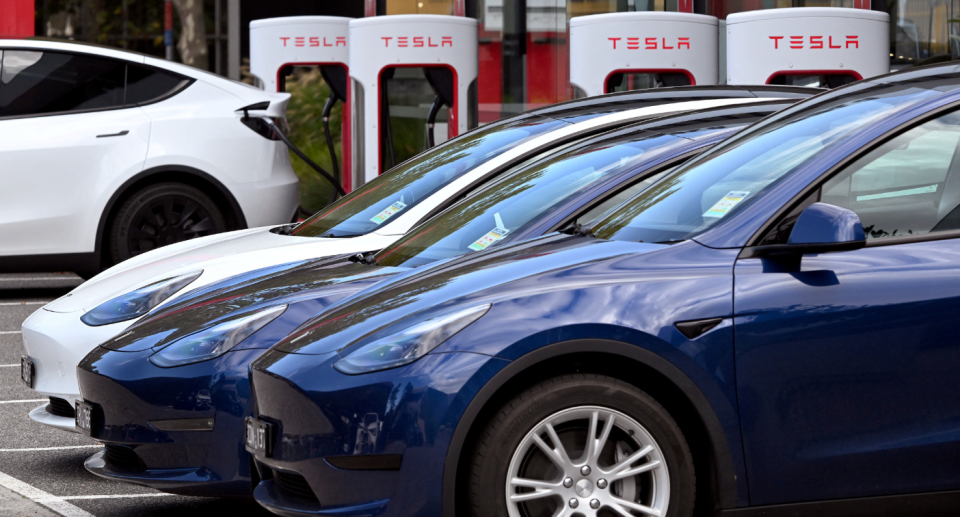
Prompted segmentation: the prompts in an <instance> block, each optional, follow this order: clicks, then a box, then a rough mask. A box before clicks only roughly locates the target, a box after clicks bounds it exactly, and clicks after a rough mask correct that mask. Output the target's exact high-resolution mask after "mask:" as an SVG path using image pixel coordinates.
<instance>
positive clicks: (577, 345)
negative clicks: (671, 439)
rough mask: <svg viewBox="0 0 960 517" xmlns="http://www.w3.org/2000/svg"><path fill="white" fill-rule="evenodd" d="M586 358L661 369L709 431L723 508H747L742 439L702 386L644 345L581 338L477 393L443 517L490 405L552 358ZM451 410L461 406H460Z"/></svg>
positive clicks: (531, 356) (448, 469)
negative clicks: (731, 433) (607, 357)
mask: <svg viewBox="0 0 960 517" xmlns="http://www.w3.org/2000/svg"><path fill="white" fill-rule="evenodd" d="M537 337H538V336H530V337H528V338H527V339H525V340H521V341H520V342H517V343H516V344H515V345H513V346H517V347H520V348H526V345H524V344H523V341H528V340H530V339H532V338H537ZM647 338H649V339H654V340H655V339H657V338H654V337H653V336H647ZM583 353H592V354H609V355H615V356H620V357H624V358H627V359H630V360H632V361H635V362H637V363H640V364H643V365H645V366H647V367H649V368H651V369H653V370H655V371H656V372H658V373H660V374H661V375H663V377H664V378H666V379H667V380H669V381H670V382H671V383H673V385H674V386H675V387H676V388H677V389H679V390H680V391H681V392H682V393H683V394H684V395H685V396H686V397H687V399H688V400H689V401H690V403H691V404H692V405H693V407H694V408H695V410H696V412H697V413H698V414H699V416H700V418H701V420H702V422H703V425H704V428H705V429H706V431H707V434H708V437H709V441H710V446H711V448H712V450H713V452H714V458H713V460H714V465H715V466H716V479H717V484H718V487H717V488H718V494H717V495H718V496H719V497H718V498H719V501H718V502H719V504H720V507H721V508H733V507H736V506H738V504H739V503H745V500H746V486H745V481H746V477H745V472H744V467H743V462H742V452H741V453H740V456H739V458H737V459H736V460H735V457H734V451H732V450H731V446H730V444H731V443H734V444H736V443H740V442H739V441H740V436H739V435H737V436H728V432H727V431H726V430H725V429H724V426H723V425H722V424H721V419H720V417H719V416H718V415H717V413H716V412H715V411H714V406H713V405H711V403H710V402H709V400H708V398H707V396H706V395H705V394H704V392H703V391H702V390H701V389H700V387H699V386H698V385H697V383H695V382H694V381H693V380H692V379H691V378H690V377H689V376H688V375H687V374H686V373H684V372H683V371H682V370H681V369H680V368H679V367H677V366H676V365H675V364H673V363H672V362H671V361H668V360H667V359H665V358H663V357H662V356H660V355H659V354H657V353H654V352H652V351H650V350H648V349H647V348H645V347H644V346H642V345H641V346H638V345H637V344H631V343H627V342H624V341H618V340H611V339H595V338H581V339H571V340H567V341H561V342H556V343H553V344H550V345H547V346H541V347H538V348H535V349H533V350H531V351H529V352H526V353H524V354H523V355H521V356H519V357H517V358H516V359H514V360H513V361H511V362H510V363H509V364H508V365H507V366H505V367H504V368H502V369H501V370H500V371H499V372H497V373H496V374H495V375H493V377H492V378H490V380H489V381H487V382H486V383H485V384H484V385H483V386H482V387H481V388H480V389H479V390H478V391H477V392H476V394H475V395H474V396H473V399H472V400H471V401H470V403H469V404H468V405H467V408H466V410H465V411H464V412H463V413H462V415H460V418H459V422H458V423H457V426H456V430H455V431H454V433H453V436H452V438H451V440H450V445H449V449H448V451H447V454H446V461H445V465H444V473H443V514H444V515H445V516H451V517H452V516H455V515H456V506H457V505H456V496H457V487H456V483H457V471H458V468H459V460H460V456H461V453H462V452H463V450H464V447H465V445H466V439H467V436H468V434H469V433H470V431H471V429H472V428H473V426H474V425H475V424H478V423H480V422H478V418H479V417H480V415H481V412H482V410H483V409H484V407H485V406H486V404H487V403H488V402H490V401H491V400H492V399H493V398H494V396H495V395H496V394H497V392H498V391H499V390H500V389H501V388H503V387H504V386H505V385H507V384H508V383H509V382H510V381H511V380H512V379H515V378H516V377H517V376H518V375H520V374H521V373H522V372H524V371H526V370H528V369H529V368H532V367H535V366H536V365H537V364H540V363H543V362H544V361H548V360H550V359H555V358H558V357H561V356H565V355H573V354H583ZM451 406H455V404H453V405H451ZM734 417H735V415H734ZM736 449H737V451H739V450H740V447H736Z"/></svg>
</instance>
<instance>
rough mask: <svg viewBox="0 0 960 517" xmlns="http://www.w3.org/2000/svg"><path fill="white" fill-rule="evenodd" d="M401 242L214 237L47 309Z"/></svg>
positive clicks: (112, 273) (77, 307)
mask: <svg viewBox="0 0 960 517" xmlns="http://www.w3.org/2000/svg"><path fill="white" fill-rule="evenodd" d="M394 240H396V237H386V236H381V235H375V234H368V235H362V236H359V237H354V238H350V239H327V238H320V237H294V236H289V235H280V234H277V233H273V232H271V231H270V228H258V229H254V230H242V231H237V232H229V233H225V234H219V235H212V236H210V237H204V238H202V239H196V241H187V242H183V243H180V244H175V245H173V246H167V247H164V248H160V249H158V250H154V251H151V252H148V253H144V254H143V255H140V256H138V257H134V258H133V259H130V260H128V261H125V262H122V263H120V264H118V265H116V266H114V267H112V268H110V269H108V270H107V271H105V272H103V273H102V274H100V275H98V276H97V277H96V278H94V279H92V280H90V281H89V282H86V283H84V284H83V285H81V286H80V287H78V288H76V289H74V290H73V291H71V292H70V293H68V294H67V295H66V296H63V297H61V298H59V299H57V300H55V301H53V302H51V303H50V304H48V305H46V306H45V307H44V309H45V310H47V311H51V312H75V311H81V310H82V311H89V310H91V309H93V308H95V307H96V306H98V305H100V304H101V303H103V302H105V301H107V300H110V299H112V298H114V297H116V296H119V295H122V294H125V293H128V292H130V291H132V290H134V289H138V288H140V287H143V286H145V285H149V284H152V283H154V282H158V281H160V280H164V279H167V278H172V277H175V276H178V275H182V274H185V273H190V272H194V271H199V270H202V271H203V274H201V275H200V276H199V277H198V278H197V279H196V280H194V281H193V282H192V283H191V284H190V285H188V286H187V287H186V288H185V290H183V291H182V292H181V293H177V295H174V296H173V297H171V298H170V299H169V300H168V301H167V302H165V304H164V305H169V304H170V303H171V302H172V301H173V300H174V299H176V297H177V296H178V295H179V296H182V295H183V294H185V293H186V292H188V291H187V290H193V289H196V288H198V287H201V286H204V285H209V284H213V283H216V282H219V281H221V280H224V279H226V278H229V277H232V276H234V275H237V274H240V273H243V272H247V271H252V270H257V269H261V268H266V267H270V266H274V265H278V264H286V263H291V262H297V261H302V260H310V259H315V258H320V257H328V256H335V255H342V254H346V253H359V252H366V251H374V250H379V249H381V248H383V247H385V246H387V245H389V244H390V243H392V242H393V241H394Z"/></svg>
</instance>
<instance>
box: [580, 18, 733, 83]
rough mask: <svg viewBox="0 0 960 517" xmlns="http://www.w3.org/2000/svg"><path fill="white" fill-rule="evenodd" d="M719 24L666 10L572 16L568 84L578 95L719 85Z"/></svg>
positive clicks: (710, 19) (714, 21) (708, 19)
mask: <svg viewBox="0 0 960 517" xmlns="http://www.w3.org/2000/svg"><path fill="white" fill-rule="evenodd" d="M718 24H719V21H718V20H717V19H716V18H714V17H713V16H705V15H702V14H689V13H674V12H663V11H659V12H652V11H648V12H632V13H610V14H595V15H590V16H578V17H576V18H573V19H571V20H570V82H571V83H572V84H573V86H574V88H576V89H577V96H578V97H582V96H589V95H601V94H604V93H612V92H614V91H619V90H630V89H639V88H651V87H657V86H687V85H710V84H717V79H718V55H717V41H718V40H717V37H718V33H717V27H718Z"/></svg>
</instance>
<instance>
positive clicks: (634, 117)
mask: <svg viewBox="0 0 960 517" xmlns="http://www.w3.org/2000/svg"><path fill="white" fill-rule="evenodd" d="M761 90H762V89H761ZM691 93H693V94H694V95H690V94H691ZM743 93H744V90H740V91H739V92H737V91H735V90H733V89H730V88H725V87H721V88H717V89H716V90H710V89H703V88H698V89H696V90H692V91H686V92H685V94H684V95H680V94H679V93H674V97H671V96H670V95H669V94H668V93H667V92H661V93H658V94H651V95H650V96H649V97H646V98H645V97H644V95H643V94H638V93H632V94H630V95H628V96H624V95H623V94H619V95H621V97H620V98H619V100H616V99H615V100H613V101H608V102H597V101H596V100H583V101H574V102H573V103H571V104H572V106H569V107H568V108H563V107H562V105H560V107H553V108H545V109H544V110H538V111H539V112H540V113H538V111H534V112H529V113H527V114H525V115H521V116H518V117H514V118H512V119H506V120H504V121H500V122H498V123H494V124H490V125H488V126H485V127H483V128H480V129H477V130H474V131H472V132H470V133H467V134H465V135H462V136H460V137H458V138H454V139H452V140H450V141H448V142H445V143H444V144H442V145H440V146H438V147H435V148H433V149H431V150H429V151H427V152H425V153H423V154H421V155H419V156H417V157H415V158H413V159H411V160H409V161H407V162H405V163H403V164H401V165H399V166H397V167H396V168H394V169H393V170H391V171H390V172H388V173H386V174H384V175H383V176H380V177H379V178H377V179H376V180H374V181H372V182H370V183H368V184H366V185H364V186H363V187H361V188H360V189H358V190H356V191H354V192H353V193H351V194H350V195H348V196H346V197H344V198H342V199H341V200H339V201H337V202H336V203H334V204H333V205H331V206H330V207H328V208H326V209H324V210H323V211H321V212H319V213H317V214H316V215H314V216H313V217H311V218H310V219H308V220H307V221H304V222H303V223H301V224H300V225H297V226H293V225H288V226H280V227H275V228H260V229H252V230H245V231H237V232H231V233H227V234H221V235H215V236H210V237H205V238H202V239H197V240H191V241H186V242H181V243H179V244H174V245H171V246H168V247H165V248H162V249H159V250H156V251H153V252H150V253H146V254H143V255H139V256H137V257H134V258H132V259H130V260H128V261H126V262H123V263H121V264H119V265H117V266H114V267H113V268H111V269H109V270H107V271H105V272H104V273H102V274H100V275H98V276H97V277H95V278H93V279H92V280H90V281H89V282H87V283H85V284H83V285H82V286H80V287H78V288H77V289H75V290H74V291H72V292H71V293H69V294H67V295H66V296H64V297H62V298H60V299H58V300H55V301H53V302H51V303H50V304H48V305H46V306H44V307H43V308H41V309H40V310H38V311H36V312H35V313H34V314H32V315H31V316H30V317H29V318H28V319H27V320H26V321H25V322H24V323H23V340H24V345H25V347H26V352H27V356H26V357H24V360H23V365H22V369H21V373H22V377H23V379H24V381H25V382H26V383H27V384H28V385H30V386H31V387H32V388H33V389H35V390H36V391H38V392H40V393H41V394H43V395H44V396H47V397H49V398H50V404H47V405H43V406H40V407H37V408H36V409H34V410H33V411H31V413H30V417H31V418H33V419H34V420H36V421H38V422H41V423H44V424H47V425H51V426H54V427H58V428H61V429H64V430H67V431H74V419H73V416H74V407H73V406H74V405H75V401H76V400H77V399H79V397H80V395H79V388H78V386H77V378H76V366H77V364H78V363H79V361H80V360H81V359H82V358H83V357H84V356H85V355H86V354H87V353H89V352H90V350H92V349H93V348H94V347H96V346H97V345H98V344H99V343H101V342H103V341H105V340H107V339H109V338H112V337H114V336H116V335H118V334H120V333H121V332H123V331H124V330H125V329H126V328H127V327H129V326H130V325H132V324H133V323H135V322H136V321H138V320H139V319H140V318H142V317H143V316H144V315H145V314H147V313H148V312H150V311H152V310H153V309H154V308H156V307H158V306H161V305H166V304H169V303H171V301H172V300H174V299H176V298H177V296H178V295H179V294H182V293H184V292H186V291H187V288H188V287H189V288H190V289H195V288H198V287H201V286H204V285H209V284H211V283H214V282H217V281H220V280H223V279H225V278H228V277H231V276H234V275H237V274H241V273H244V272H249V271H252V270H255V269H259V268H263V267H268V266H273V265H279V264H286V263H291V262H296V261H301V260H307V259H313V258H318V257H324V256H333V255H342V254H354V253H364V252H369V251H376V250H380V249H383V248H385V247H387V246H389V245H390V244H391V243H393V242H394V241H396V240H398V239H399V238H400V237H402V236H403V235H404V234H406V233H407V232H409V231H411V229H413V228H414V227H416V226H417V225H418V224H419V223H421V222H423V221H424V220H426V219H428V218H430V217H431V216H432V215H434V214H436V213H438V212H440V211H441V210H443V209H444V208H446V207H447V206H449V205H450V204H452V203H453V202H455V201H456V200H458V199H460V198H462V197H463V196H464V195H467V194H468V193H469V192H470V191H471V190H473V189H475V188H476V187H478V186H479V185H481V184H482V183H484V182H486V181H488V180H490V179H492V178H493V177H495V176H496V175H497V174H499V173H501V172H503V171H504V170H507V169H508V168H510V167H511V166H513V165H516V164H518V163H520V162H522V161H524V160H526V159H529V158H532V157H535V156H537V155H539V154H540V153H544V152H550V151H551V150H552V149H556V148H557V147H559V146H561V145H563V144H564V143H566V142H570V141H572V140H574V139H576V138H578V137H582V136H585V135H589V134H592V133H595V132H599V131H602V130H606V129H610V128H614V127H618V126H622V125H625V124H628V123H631V122H635V121H638V120H643V119H647V118H651V117H656V116H658V115H663V114H667V113H676V112H681V111H686V110H697V109H704V108H709V107H715V106H724V105H732V104H737V103H744V102H756V101H757V100H758V99H757V96H756V94H755V93H754V92H748V94H747V95H743ZM765 93H767V94H768V95H764V97H768V98H779V97H797V96H806V95H810V94H811V91H810V90H806V91H802V90H796V89H794V90H773V91H766V92H765ZM814 93H815V91H814ZM650 97H653V98H650ZM691 97H692V98H696V99H701V100H695V101H687V99H689V98H691ZM703 99H708V100H703ZM631 104H632V105H634V106H636V105H641V106H643V105H645V106H647V107H643V108H634V109H627V108H629V107H630V106H631ZM611 112H612V113H611Z"/></svg>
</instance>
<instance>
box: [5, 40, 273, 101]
mask: <svg viewBox="0 0 960 517" xmlns="http://www.w3.org/2000/svg"><path fill="white" fill-rule="evenodd" d="M4 49H23V50H33V49H35V50H60V51H64V52H77V53H82V54H90V55H95V56H103V57H109V58H113V59H122V60H124V61H129V62H131V63H138V64H144V65H148V66H154V67H157V68H161V69H164V70H169V71H171V72H174V73H177V74H180V75H184V76H187V77H189V78H191V79H196V80H200V81H204V82H207V83H211V84H214V85H216V86H217V87H219V88H221V89H224V90H226V91H228V92H229V93H232V94H234V95H236V96H238V97H240V98H241V99H254V100H260V99H261V98H263V97H266V98H267V100H270V99H282V98H283V96H287V95H288V94H286V93H280V94H278V93H275V92H265V91H264V90H261V89H259V88H256V87H254V86H251V85H249V84H246V83H242V82H240V81H234V80H233V79H229V78H226V77H223V76H220V75H217V74H214V73H212V72H208V71H206V70H201V69H199V68H196V67H193V66H190V65H185V64H183V63H177V62H174V61H167V60H165V59H161V58H158V57H156V56H151V55H149V54H141V53H139V52H133V51H129V50H121V49H117V48H113V47H109V46H106V45H100V44H98V43H89V42H84V41H65V40H61V39H54V38H41V37H31V38H26V39H0V50H4ZM278 95H279V96H280V97H277V96H278ZM251 102H252V101H251Z"/></svg>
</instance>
